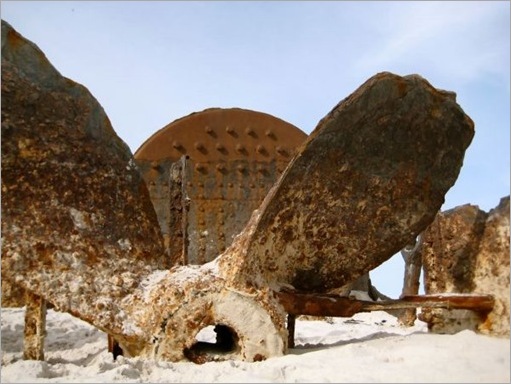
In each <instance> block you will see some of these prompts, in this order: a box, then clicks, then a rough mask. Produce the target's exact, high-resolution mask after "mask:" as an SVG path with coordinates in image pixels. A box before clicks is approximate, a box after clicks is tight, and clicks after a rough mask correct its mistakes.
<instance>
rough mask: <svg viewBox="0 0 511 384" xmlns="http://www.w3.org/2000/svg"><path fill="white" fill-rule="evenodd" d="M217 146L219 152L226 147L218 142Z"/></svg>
mask: <svg viewBox="0 0 511 384" xmlns="http://www.w3.org/2000/svg"><path fill="white" fill-rule="evenodd" d="M215 148H216V149H217V150H218V151H219V152H224V151H225V147H224V145H223V144H222V143H216V145H215Z"/></svg>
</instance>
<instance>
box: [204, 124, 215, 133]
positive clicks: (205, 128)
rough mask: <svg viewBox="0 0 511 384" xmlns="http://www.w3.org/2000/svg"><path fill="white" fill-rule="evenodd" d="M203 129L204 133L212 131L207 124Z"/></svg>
mask: <svg viewBox="0 0 511 384" xmlns="http://www.w3.org/2000/svg"><path fill="white" fill-rule="evenodd" d="M204 130H205V131H206V133H209V134H212V133H213V128H211V127H210V126H209V125H206V126H205V127H204Z"/></svg>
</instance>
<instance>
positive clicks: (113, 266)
mask: <svg viewBox="0 0 511 384" xmlns="http://www.w3.org/2000/svg"><path fill="white" fill-rule="evenodd" d="M27 63H29V64H27ZM33 63H37V66H35V67H34V66H33V65H32V64H33ZM31 95H34V96H31ZM34 112H37V113H34ZM210 129H211V127H210V128H208V127H207V126H206V127H204V130H205V132H206V133H207V134H211V133H212V132H214V131H213V130H211V131H208V130H210ZM243 132H244V133H245V134H247V135H248V136H249V137H254V135H256V134H257V135H258V134H259V131H257V129H256V127H250V129H249V128H247V127H245V131H243ZM42 133H44V134H42ZM266 133H267V131H264V134H265V135H266ZM473 133H474V132H473V123H472V121H471V120H470V118H469V117H468V116H467V115H465V114H464V112H463V111H462V109H461V108H460V107H459V105H458V104H457V103H456V101H455V96H454V94H452V93H449V92H445V91H440V90H437V89H435V88H434V87H433V86H431V85H430V84H429V83H428V82H427V81H426V80H425V79H423V78H421V77H420V76H418V75H411V76H405V77H400V76H397V75H394V74H391V73H380V74H377V75H375V76H373V77H372V78H370V79H369V80H368V81H367V82H366V83H364V84H363V85H362V86H361V87H360V88H359V89H358V90H356V91H355V92H354V93H353V94H352V95H350V96H349V97H347V98H346V99H344V100H343V101H341V102H340V103H339V104H338V105H337V106H336V107H335V108H334V109H333V110H332V111H331V112H330V113H329V114H328V115H327V116H326V117H325V118H324V119H323V120H321V121H320V123H319V124H318V126H317V128H316V129H315V130H314V132H313V133H312V134H311V135H310V136H309V138H308V139H307V140H306V141H305V142H304V143H303V144H302V145H301V146H300V147H299V148H298V150H297V152H296V154H295V155H294V156H293V157H292V158H291V160H290V162H289V164H288V165H287V167H286V168H285V170H284V171H283V173H282V176H281V177H280V178H279V179H278V181H277V182H276V183H275V185H274V186H273V187H272V188H271V189H270V191H269V192H268V194H267V195H266V197H265V198H264V200H263V202H262V203H261V205H260V206H259V208H258V209H256V210H255V211H254V212H253V214H252V216H251V218H250V220H249V221H248V223H247V225H246V226H245V228H244V229H243V230H242V231H241V232H240V233H239V234H238V235H237V236H236V237H235V238H234V240H233V242H232V243H231V245H229V246H228V247H227V248H226V249H225V251H224V252H223V253H222V254H220V255H219V256H218V257H216V258H215V259H213V260H211V261H209V262H207V263H205V264H202V265H184V266H179V265H174V266H173V267H172V268H171V265H172V264H171V259H170V258H169V255H168V254H165V252H164V246H163V240H162V236H161V234H160V225H159V222H158V218H157V216H156V214H155V212H154V209H153V205H152V203H151V200H150V198H149V193H148V191H147V189H146V186H145V183H144V181H143V180H142V178H141V176H140V174H139V173H138V171H137V167H136V164H135V163H134V161H133V157H132V156H131V153H130V152H129V149H128V148H127V146H126V145H125V144H124V143H123V142H122V140H121V139H120V138H119V137H117V135H116V134H115V132H114V131H113V129H112V127H111V125H110V123H109V121H108V118H107V117H106V114H105V113H104V111H103V109H102V108H101V106H100V105H99V104H98V103H97V101H96V100H95V99H94V98H93V97H92V96H91V95H90V93H89V92H88V91H87V90H86V89H85V88H84V87H82V86H80V85H78V84H76V83H74V82H72V81H71V80H69V79H66V78H63V77H61V76H60V74H59V73H58V72H57V71H56V69H55V68H53V67H52V66H51V64H50V63H49V62H48V61H47V59H46V58H45V57H44V54H43V53H42V52H41V51H40V50H39V49H38V48H37V47H36V46H35V45H34V44H32V43H31V42H28V41H26V40H25V39H24V38H23V37H22V36H21V35H19V34H18V33H17V32H16V31H14V30H13V29H12V28H11V27H10V26H9V25H8V24H7V23H5V22H2V215H3V217H2V236H3V239H2V240H3V244H2V245H3V246H2V278H5V279H8V280H10V281H12V282H14V283H16V284H19V285H20V286H21V287H22V288H23V289H26V290H28V291H30V292H32V293H34V294H37V295H40V296H41V297H42V298H44V299H46V300H48V302H50V303H52V304H53V305H55V306H56V307H57V309H60V310H63V311H67V312H69V313H71V314H73V315H74V316H78V317H80V318H81V319H83V320H85V321H87V322H89V323H91V324H93V325H95V326H96V327H98V328H100V329H102V330H103V331H105V332H107V333H108V334H109V335H111V336H112V337H113V338H114V339H115V340H116V341H117V342H118V343H119V346H120V347H121V348H122V350H123V354H124V355H125V356H142V357H145V358H152V359H160V360H168V361H181V360H187V359H192V360H194V361H197V362H202V361H220V360H228V359H240V360H245V361H261V360H264V359H266V358H269V357H273V356H280V355H282V354H284V353H286V351H287V348H288V344H287V336H288V332H287V330H286V317H287V313H286V310H285V308H284V306H283V305H282V303H281V301H280V300H279V297H278V293H279V291H281V289H283V288H287V289H294V290H296V291H302V292H305V293H308V294H310V293H324V292H326V291H328V290H331V289H336V288H341V287H343V286H345V285H346V284H351V283H353V282H354V281H355V280H357V279H358V278H359V277H361V276H363V275H364V274H366V273H367V272H368V271H369V270H371V269H372V268H374V267H376V266H378V265H379V264H381V263H382V262H384V261H385V260H387V259H388V258H390V257H391V256H392V255H393V254H395V253H396V252H398V251H399V250H400V249H402V248H403V247H404V246H405V245H406V244H408V243H409V242H410V241H411V240H412V239H414V238H415V237H416V236H417V235H418V234H419V233H420V232H421V231H423V230H424V229H425V228H426V227H427V226H428V225H429V224H430V223H431V221H432V220H433V219H434V217H435V214H436V213H437V212H438V210H439V208H440V206H441V204H442V203H443V200H444V195H445V193H446V192H447V191H448V190H449V188H450V187H451V186H452V185H453V184H454V182H455V180H456V178H457V176H458V173H459V170H460V168H461V165H462V162H463V156H464V152H465V150H466V148H467V146H468V145H469V144H470V141H471V139H472V136H473ZM240 134H241V132H239V131H238V130H237V127H234V126H227V127H225V128H224V131H222V135H226V137H227V135H228V136H232V137H235V135H238V136H239V135H240ZM274 134H275V133H274ZM218 135H220V133H218ZM271 136H272V135H271V132H269V134H268V137H269V139H268V140H273V139H272V138H271ZM247 140H248V139H247ZM175 141H176V142H174V141H173V142H172V143H171V145H172V147H173V148H176V150H178V151H180V150H182V148H184V145H188V144H186V143H185V142H184V139H182V140H181V141H177V140H175ZM238 144H240V145H238ZM193 145H194V148H195V149H196V150H197V151H198V153H202V152H203V151H206V150H208V151H209V148H210V147H209V146H206V143H203V142H197V143H193ZM224 148H225V147H224ZM233 148H234V150H235V151H238V153H240V154H243V153H244V152H246V151H248V146H245V145H243V144H241V143H237V144H234V147H233ZM252 148H253V149H254V150H255V151H256V153H257V156H261V158H262V157H265V156H267V155H269V154H270V151H269V150H268V148H266V147H265V146H264V145H261V144H259V143H254V146H253V147H252ZM215 150H218V151H220V153H221V150H222V147H218V148H217V147H216V146H215ZM284 150H287V149H286V148H284V149H283V148H281V149H280V150H279V149H278V148H277V147H276V148H275V151H276V152H277V153H284ZM218 156H220V154H219V155H218ZM149 160H150V159H149ZM192 164H193V169H196V170H197V171H198V172H203V171H205V170H208V172H209V168H208V164H202V162H201V161H200V160H193V159H192ZM241 165H243V164H241ZM185 168H186V166H185ZM224 169H225V170H229V168H228V166H227V164H226V165H225V168H224ZM218 170H219V171H222V168H220V169H218ZM178 171H179V169H178ZM216 171H217V168H216V166H215V172H216ZM242 171H243V170H242ZM183 174H184V173H183ZM169 176H170V175H168V174H167V175H166V176H165V177H166V178H167V182H168V181H169V179H168V178H169ZM182 180H183V179H181V181H180V179H179V177H177V178H176V179H175V180H174V181H175V182H176V183H177V184H178V185H179V183H181V185H183V184H182ZM175 198H176V199H177V200H179V198H180V197H179V195H176V196H175ZM181 198H186V197H185V196H182V197H181ZM187 228H188V227H187ZM186 230H188V229H186ZM186 230H183V231H182V236H183V239H185V238H186V233H185V232H186ZM180 247H186V244H185V242H183V241H182V242H181V244H180ZM186 256H187V257H189V256H190V254H189V253H188V255H186ZM207 326H214V327H215V328H217V329H221V330H222V331H221V333H222V337H221V338H222V339H223V340H226V339H227V340H229V342H228V343H223V342H221V341H219V342H218V343H216V344H214V345H208V346H206V347H207V348H203V347H204V346H203V345H201V344H200V343H199V342H197V340H196V336H197V334H198V333H199V332H200V330H201V329H203V328H205V327H207ZM226 345H227V346H228V347H226Z"/></svg>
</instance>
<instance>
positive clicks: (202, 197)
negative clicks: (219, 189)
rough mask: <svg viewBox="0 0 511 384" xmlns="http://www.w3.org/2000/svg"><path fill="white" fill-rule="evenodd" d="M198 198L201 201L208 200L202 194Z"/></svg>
mask: <svg viewBox="0 0 511 384" xmlns="http://www.w3.org/2000/svg"><path fill="white" fill-rule="evenodd" d="M198 197H199V199H200V200H204V199H205V198H206V196H205V195H204V194H202V193H201V194H199V195H198Z"/></svg>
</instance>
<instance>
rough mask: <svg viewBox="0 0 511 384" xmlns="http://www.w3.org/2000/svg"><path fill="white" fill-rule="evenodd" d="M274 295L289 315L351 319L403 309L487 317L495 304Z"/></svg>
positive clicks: (467, 298) (476, 299) (486, 300)
mask: <svg viewBox="0 0 511 384" xmlns="http://www.w3.org/2000/svg"><path fill="white" fill-rule="evenodd" d="M277 296H278V298H279V300H280V302H281V303H282V305H283V306H284V308H285V310H286V312H287V313H289V314H292V315H311V316H332V317H352V316H353V315H355V314H356V313H359V312H370V311H384V310H389V309H405V308H420V307H427V308H447V309H470V310H472V311H475V312H478V313H480V314H481V315H487V314H488V313H489V312H490V311H491V310H492V309H493V306H494V304H495V299H494V298H493V296H492V295H475V294H465V295H463V294H457V295H456V294H451V295H449V294H439V295H409V296H403V297H401V298H399V299H398V300H382V301H365V300H357V299H354V298H351V297H344V296H338V295H332V294H326V293H323V294H312V293H298V292H293V291H289V290H282V291H280V292H278V293H277Z"/></svg>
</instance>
